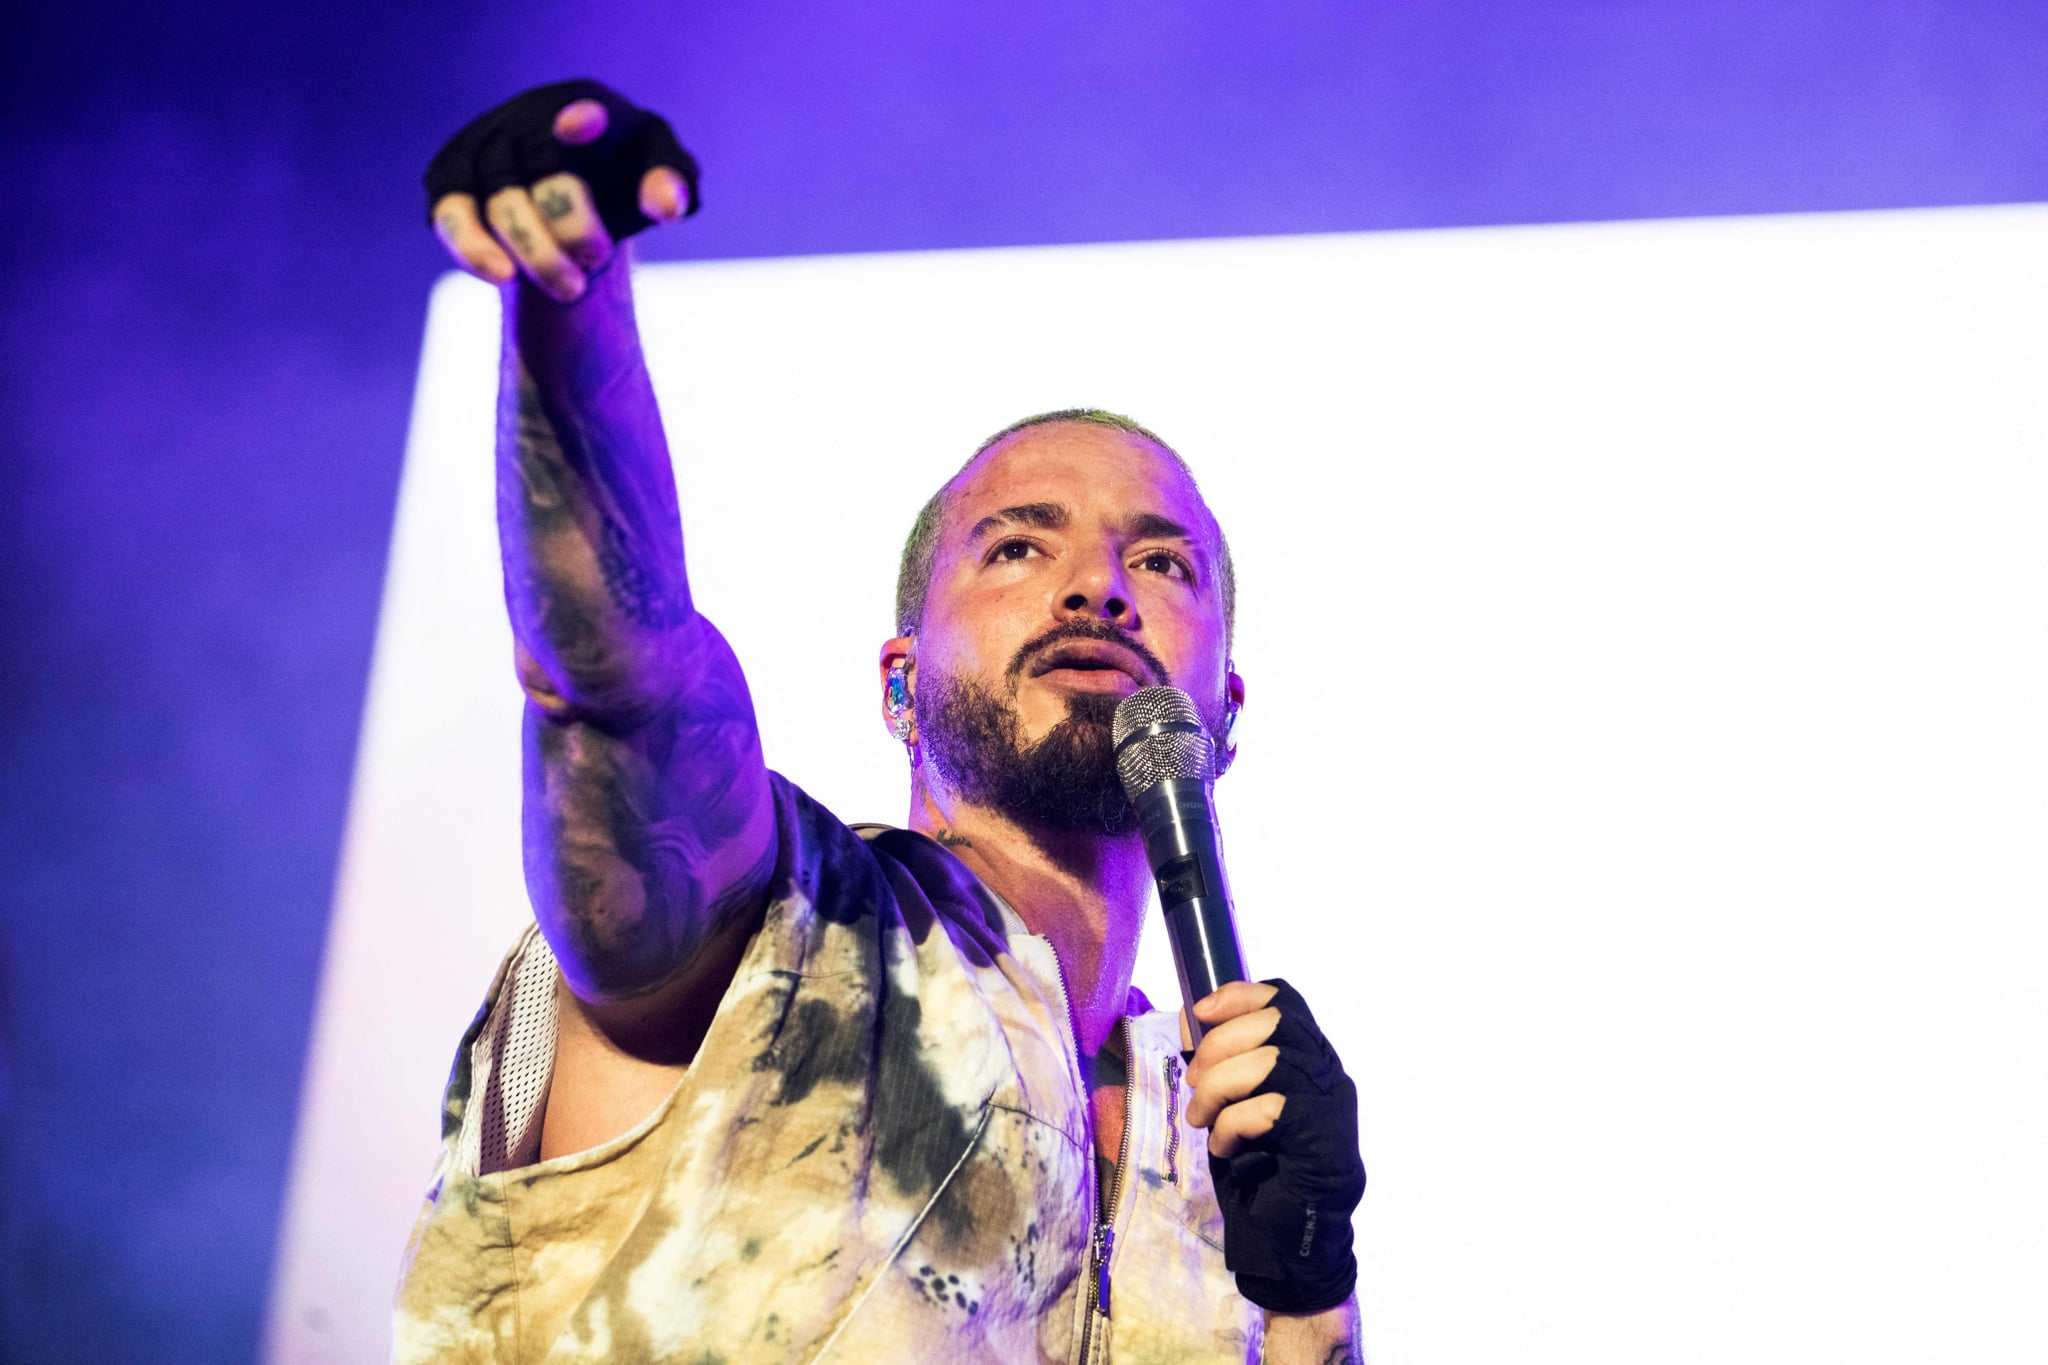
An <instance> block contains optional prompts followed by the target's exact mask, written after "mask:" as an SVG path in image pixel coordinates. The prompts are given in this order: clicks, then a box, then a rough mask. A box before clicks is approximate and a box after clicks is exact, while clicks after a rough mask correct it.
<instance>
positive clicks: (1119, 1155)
mask: <svg viewBox="0 0 2048 1365" xmlns="http://www.w3.org/2000/svg"><path fill="white" fill-rule="evenodd" d="M1117 1027H1118V1028H1119V1029H1120V1030H1122V1032H1123V1040H1124V1131H1123V1134H1122V1136H1120V1137H1119V1138H1118V1139H1117V1143H1116V1172H1115V1174H1113V1175H1112V1176H1111V1177H1110V1179H1109V1198H1108V1199H1106V1200H1105V1201H1103V1203H1102V1204H1100V1205H1099V1206H1098V1207H1097V1208H1096V1211H1095V1236H1094V1237H1093V1238H1092V1239H1091V1240H1090V1243H1089V1252H1090V1259H1091V1261H1092V1262H1093V1264H1092V1265H1091V1267H1090V1268H1091V1269H1092V1270H1093V1271H1094V1272H1095V1273H1094V1275H1093V1276H1091V1277H1090V1280H1089V1284H1088V1312H1087V1315H1086V1316H1085V1317H1083V1318H1082V1322H1083V1324H1084V1325H1083V1327H1082V1329H1081V1359H1082V1360H1084V1361H1085V1360H1087V1359H1088V1358H1089V1351H1090V1349H1091V1348H1092V1347H1093V1345H1094V1342H1093V1341H1092V1340H1091V1338H1092V1337H1093V1336H1094V1335H1095V1315H1096V1314H1097V1313H1098V1312H1099V1313H1101V1314H1102V1316H1103V1319H1104V1321H1107V1320H1108V1319H1109V1316H1110V1313H1109V1258H1110V1257H1111V1256H1112V1255H1113V1254H1115V1252H1116V1227H1115V1220H1116V1210H1117V1205H1118V1204H1119V1203H1120V1202H1121V1201H1122V1199H1123V1193H1124V1167H1126V1166H1128V1165H1129V1164H1130V1158H1131V1113H1132V1108H1131V1096H1132V1093H1133V1091H1134V1090H1135V1089H1136V1081H1137V1072H1136V1071H1135V1070H1134V1068H1133V1064H1134V1063H1135V1062H1136V1061H1137V1058H1135V1057H1134V1056H1132V1055H1131V1051H1132V1049H1131V1021H1130V1020H1128V1019H1119V1020H1117ZM1088 1112H1089V1117H1090V1118H1091V1119H1092V1118H1093V1117H1094V1113H1095V1105H1094V1102H1093V1100H1092V1099H1091V1100H1090V1102H1089V1106H1088ZM1090 1136H1091V1137H1092V1136H1093V1132H1092V1129H1091V1132H1090ZM1091 1147H1092V1144H1091ZM1094 1155H1095V1153H1094V1152H1093V1150H1091V1151H1090V1152H1089V1156H1090V1157H1091V1158H1092V1157H1093V1156H1094Z"/></svg>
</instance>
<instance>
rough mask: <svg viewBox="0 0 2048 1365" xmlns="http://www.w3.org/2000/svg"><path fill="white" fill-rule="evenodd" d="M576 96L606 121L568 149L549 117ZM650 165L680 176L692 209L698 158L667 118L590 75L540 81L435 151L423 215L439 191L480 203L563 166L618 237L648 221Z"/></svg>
mask: <svg viewBox="0 0 2048 1365" xmlns="http://www.w3.org/2000/svg"><path fill="white" fill-rule="evenodd" d="M577 100H596V101H597V102H598V103H599V104H602V105H603V106H604V111H605V114H606V115H607V116H608V121H607V123H606V124H605V130H604V136H602V137H600V138H598V139H597V140H596V141H595V142H589V143H585V144H584V145H583V146H581V147H570V146H567V145H565V144H563V143H562V141H561V140H560V139H558V138H557V137H556V136H555V115H557V114H559V113H561V112H562V108H563V106H564V105H568V104H572V103H574V102H575V101H577ZM656 166H669V167H673V168H674V169H675V170H676V172H677V173H679V174H680V175H681V176H682V177H683V183H684V184H685V185H687V186H688V187H689V195H690V201H689V206H688V208H687V209H686V210H685V216H688V214H691V213H695V212H696V211H697V208H698V202H699V201H698V198H697V162H696V159H695V158H694V157H692V156H691V155H690V154H689V153H688V152H686V151H684V150H683V144H682V143H680V142H678V141H676V134H675V130H674V129H673V128H670V127H669V126H668V120H667V119H665V118H663V117H662V116H661V115H659V114H656V113H652V112H650V111H648V110H646V109H642V108H639V107H638V106H637V105H633V104H629V103H628V102H627V101H626V100H625V99H624V98H622V97H621V96H620V95H619V94H618V93H617V92H615V91H613V90H612V89H611V88H610V87H609V86H605V85H600V84H599V83H598V82H596V81H557V82H555V83H554V84H553V85H539V86H535V87H534V88H533V89H531V90H528V91H526V92H525V93H524V94H519V95H514V96H513V97H512V98H511V99H509V100H506V101H505V102H504V103H503V104H501V105H499V106H498V107H497V108H495V109H493V110H491V111H490V112H489V113H487V114H483V115H481V116H479V117H477V118H474V119H472V120H470V122H469V123H467V124H465V125H464V126H463V128H462V131H461V132H459V133H457V134H456V135H455V136H454V137H451V138H449V139H448V141H447V143H446V144H445V145H444V146H443V147H442V148H441V150H440V151H438V152H436V153H434V159H433V160H432V161H430V162H428V163H427V173H426V175H425V176H424V177H423V179H424V181H425V184H426V187H427V217H428V220H429V221H430V222H431V221H432V218H433V213H434V205H436V204H438V203H440V202H441V197H442V196H443V195H448V194H467V195H472V196H474V197H475V199H476V202H477V204H478V206H479V207H481V206H482V205H483V203H484V202H485V201H486V200H488V199H489V198H490V197H491V196H492V195H494V194H496V193H497V192H498V191H499V190H502V189H505V188H507V187H508V186H512V185H519V186H526V185H531V184H532V183H533V182H534V181H536V180H541V179H545V178H546V177H548V176H550V175H554V174H556V173H557V172H560V171H568V172H569V173H570V174H572V175H576V176H580V177H581V178H582V179H583V182H584V183H585V184H587V185H589V186H590V197H591V199H592V200H593V201H594V202H595V203H596V205H597V216H598V217H599V218H601V219H603V220H604V226H605V231H607V232H609V233H611V235H612V240H613V241H615V242H616V241H623V240H624V239H626V238H628V237H630V236H632V235H633V234H634V233H636V232H640V231H642V230H644V229H646V228H650V227H653V226H654V220H653V219H652V218H649V217H648V216H647V215H646V214H644V213H642V212H641V211H640V180H641V177H643V176H645V175H646V174H647V172H649V171H651V170H653V169H654V168H655V167H656Z"/></svg>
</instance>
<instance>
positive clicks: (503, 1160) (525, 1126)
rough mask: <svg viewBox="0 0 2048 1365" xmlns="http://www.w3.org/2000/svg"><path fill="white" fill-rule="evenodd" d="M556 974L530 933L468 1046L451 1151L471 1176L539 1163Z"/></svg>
mask: <svg viewBox="0 0 2048 1365" xmlns="http://www.w3.org/2000/svg"><path fill="white" fill-rule="evenodd" d="M560 979H561V973H560V972H559V971H558V970H557V969H556V966H555V955H554V953H553V952H552V951H551V950H550V949H549V948H548V945H547V940H545V939H543V938H542V937H541V936H540V935H539V934H531V935H529V936H528V938H527V940H526V944H525V946H524V947H522V948H521V949H520V952H519V956H518V957H517V959H515V960H514V962H513V963H512V966H511V969H510V973H509V976H508V978H507V982H506V986H505V989H504V990H503V991H501V992H500V993H499V995H498V1002H497V1004H496V1005H495V1006H494V1007H493V1008H492V1010H491V1015H490V1018H489V1019H487V1020H486V1021H485V1022H484V1027H483V1031H482V1032H480V1033H479V1034H477V1038H476V1041H475V1042H474V1043H472V1044H471V1045H470V1051H469V1067H470V1087H469V1094H470V1100H471V1102H470V1104H469V1106H468V1107H467V1108H466V1109H465V1110H464V1112H463V1116H462V1135H461V1137H460V1139H459V1140H458V1144H457V1147H456V1162H457V1164H458V1165H459V1166H460V1167H461V1169H463V1170H465V1171H468V1172H471V1173H473V1174H477V1175H490V1174H491V1173H493V1172H495V1171H505V1170H510V1169H512V1168H513V1167H515V1166H529V1165H531V1164H533V1163H534V1162H535V1161H538V1160H539V1159H540V1128H541V1118H542V1116H543V1114H544V1113H545V1112H546V1108H547V1097H548V1081H549V1079H550V1078H551V1077H552V1076H553V1075H554V1070H555V1010H556V1002H555V987H556V983H557V982H558V981H559V980H560Z"/></svg>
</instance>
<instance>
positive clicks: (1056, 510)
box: [967, 502, 1067, 543]
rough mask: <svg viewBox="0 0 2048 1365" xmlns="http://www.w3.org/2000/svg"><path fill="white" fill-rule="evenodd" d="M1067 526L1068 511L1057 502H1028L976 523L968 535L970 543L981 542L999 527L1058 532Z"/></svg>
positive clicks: (1007, 508) (1005, 509)
mask: <svg viewBox="0 0 2048 1365" xmlns="http://www.w3.org/2000/svg"><path fill="white" fill-rule="evenodd" d="M1066 524H1067V509H1066V507H1065V506H1063V505H1062V504H1060V503H1057V502H1027V503H1023V504H1021V505H1019V506H1016V507H1005V508H1004V509H1003V510H1002V511H1000V512H996V513H992V514H991V515H989V516H985V517H983V518H982V519H981V520H980V521H977V522H975V523H974V529H973V530H971V531H969V532H968V533H967V539H968V541H969V542H970V543H972V542H973V541H977V540H980V539H981V538H982V537H983V536H985V535H987V534H988V533H989V532H990V531H993V530H995V529H996V528H997V527H998V526H1035V527H1037V528H1038V529H1039V530H1041V531H1058V530H1061V529H1063V528H1064V527H1065V526H1066Z"/></svg>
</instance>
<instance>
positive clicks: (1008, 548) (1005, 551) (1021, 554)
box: [989, 540, 1038, 563]
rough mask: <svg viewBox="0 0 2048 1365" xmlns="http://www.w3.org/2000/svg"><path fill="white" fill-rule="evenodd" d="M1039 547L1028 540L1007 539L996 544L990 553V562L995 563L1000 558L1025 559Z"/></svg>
mask: <svg viewBox="0 0 2048 1365" xmlns="http://www.w3.org/2000/svg"><path fill="white" fill-rule="evenodd" d="M1037 548H1038V547H1037V546H1035V545H1033V544H1032V543H1031V542H1030V541H1028V540H1006V541H1004V542H1003V543H1002V544H1000V545H998V546H996V548H995V550H994V552H993V553H991V554H990V555H989V562H990V563H994V562H995V561H997V560H999V559H1024V558H1027V557H1029V556H1030V554H1031V553H1032V551H1033V550H1035V549H1037Z"/></svg>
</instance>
